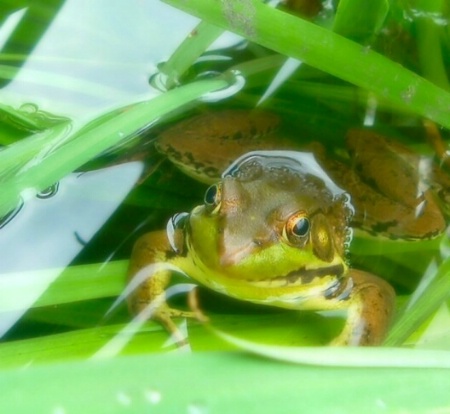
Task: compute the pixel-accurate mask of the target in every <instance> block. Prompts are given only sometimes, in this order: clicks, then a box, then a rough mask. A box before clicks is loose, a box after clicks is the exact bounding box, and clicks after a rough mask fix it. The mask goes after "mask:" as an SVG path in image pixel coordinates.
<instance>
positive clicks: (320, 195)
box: [129, 151, 394, 345]
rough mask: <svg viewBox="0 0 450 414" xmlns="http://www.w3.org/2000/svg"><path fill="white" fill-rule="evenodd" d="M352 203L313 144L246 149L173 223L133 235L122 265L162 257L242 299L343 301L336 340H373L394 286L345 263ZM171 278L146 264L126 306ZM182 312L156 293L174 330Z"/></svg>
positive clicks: (138, 303)
mask: <svg viewBox="0 0 450 414" xmlns="http://www.w3.org/2000/svg"><path fill="white" fill-rule="evenodd" d="M352 213H353V209H352V207H351V205H350V204H349V197H348V195H347V194H346V192H345V191H343V190H342V189H340V188H339V187H337V186H336V185H335V184H334V183H333V181H331V180H330V178H329V177H328V175H327V174H326V173H325V172H324V171H323V170H322V168H321V167H320V166H319V165H318V164H317V163H316V162H315V160H314V157H313V156H312V155H311V154H304V153H298V152H289V151H264V152H256V153H255V152H254V153H250V154H247V155H245V156H243V157H241V158H239V159H238V160H237V161H236V162H235V163H233V164H232V165H231V166H230V167H229V168H228V169H227V170H226V171H225V172H224V174H223V176H222V179H221V180H220V182H219V183H218V184H216V185H214V186H213V187H211V188H210V189H208V190H207V192H206V194H205V202H204V204H202V205H199V206H197V207H195V208H194V209H193V210H192V212H191V213H190V214H189V215H188V216H187V217H185V219H184V220H182V221H178V226H175V229H172V230H171V231H170V232H169V233H167V232H164V231H160V232H153V233H149V234H146V235H144V236H143V237H142V238H141V239H140V240H138V242H137V243H136V245H135V248H134V250H133V254H132V258H131V261H130V270H129V274H130V277H133V276H134V275H136V274H137V273H139V274H142V272H145V271H146V269H149V267H148V266H149V265H152V264H157V263H160V262H163V263H166V264H169V265H171V266H176V267H177V268H179V269H180V270H181V271H182V272H184V273H185V274H187V275H188V276H190V277H191V278H192V279H194V280H196V281H198V282H199V283H201V284H203V285H205V286H207V287H209V288H210V289H213V290H215V291H217V292H220V293H223V294H225V295H228V296H232V297H234V298H237V299H240V300H244V301H250V302H254V303H259V304H263V305H267V306H276V307H283V308H288V309H296V310H334V309H346V310H347V311H348V318H347V323H346V325H345V328H344V330H343V331H342V333H341V334H340V336H339V337H338V338H336V339H335V341H334V342H333V343H335V344H348V345H367V344H376V343H380V342H381V340H382V338H383V337H384V335H385V332H386V329H387V326H388V324H389V320H390V318H391V315H392V311H393V306H394V305H393V303H394V293H393V290H392V288H391V287H390V286H389V285H388V284H387V283H386V282H384V281H383V280H381V279H379V278H377V277H375V276H373V275H370V274H367V273H364V272H359V271H354V270H349V269H348V266H347V264H346V261H345V253H346V247H347V244H348V242H349V238H350V235H351V233H350V230H349V227H348V221H349V219H350V217H351V215H352ZM150 268H151V267H150ZM169 279H170V273H169V270H167V269H165V270H164V269H163V270H159V271H154V272H153V273H152V272H148V278H147V279H146V280H145V281H144V283H142V284H141V285H140V286H139V288H138V289H137V290H136V291H135V292H134V294H133V295H132V296H131V297H130V301H129V303H130V307H131V309H132V310H133V311H134V312H136V313H139V312H140V311H141V310H142V309H143V308H144V307H146V306H147V305H148V304H149V303H150V302H152V301H155V300H161V298H162V297H163V295H164V289H165V288H166V286H167V285H168V283H169ZM179 315H180V312H179V311H177V310H174V309H171V308H169V307H168V305H166V304H165V303H164V302H162V303H160V305H159V306H157V308H156V311H155V312H154V314H153V317H154V318H155V319H157V320H159V321H160V322H162V323H163V324H164V325H165V326H166V327H167V328H168V329H169V330H170V331H172V332H176V327H175V325H174V324H173V322H172V317H175V316H179Z"/></svg>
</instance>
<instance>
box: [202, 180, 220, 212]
mask: <svg viewBox="0 0 450 414" xmlns="http://www.w3.org/2000/svg"><path fill="white" fill-rule="evenodd" d="M221 197H222V190H221V188H220V186H219V185H218V184H214V185H212V186H211V187H209V188H208V189H207V190H206V192H205V197H204V199H203V201H204V202H205V204H206V205H207V206H209V207H213V208H214V207H217V206H219V205H220V201H221Z"/></svg>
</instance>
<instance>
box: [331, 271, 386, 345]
mask: <svg viewBox="0 0 450 414" xmlns="http://www.w3.org/2000/svg"><path fill="white" fill-rule="evenodd" d="M348 283H349V286H348V288H349V289H350V293H349V295H348V296H346V295H345V294H344V295H343V296H341V297H338V298H333V299H330V300H331V303H329V307H330V308H334V309H339V308H346V309H347V320H346V323H345V326H344V329H343V330H342V332H341V334H340V335H339V336H338V337H337V338H335V339H334V340H333V342H332V345H350V346H355V345H378V344H381V343H382V341H383V339H384V338H385V336H386V333H387V329H388V328H389V325H390V322H391V320H392V316H393V313H394V309H395V292H394V289H393V288H392V287H391V285H389V283H387V282H386V281H384V280H383V279H380V278H379V277H376V276H374V275H372V274H370V273H367V272H363V271H361V270H355V269H352V270H350V275H349V279H348Z"/></svg>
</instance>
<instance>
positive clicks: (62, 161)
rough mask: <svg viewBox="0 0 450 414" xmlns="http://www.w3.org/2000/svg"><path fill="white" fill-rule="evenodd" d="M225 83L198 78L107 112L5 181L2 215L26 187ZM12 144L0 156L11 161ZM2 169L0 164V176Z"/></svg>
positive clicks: (55, 176)
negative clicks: (146, 99)
mask: <svg viewBox="0 0 450 414" xmlns="http://www.w3.org/2000/svg"><path fill="white" fill-rule="evenodd" d="M226 86H227V82H226V81H225V80H222V79H215V80H207V81H199V82H195V83H193V84H188V85H185V86H182V87H180V88H177V89H175V90H172V91H169V92H166V93H164V94H162V95H160V96H158V97H156V98H154V99H152V100H149V101H144V102H141V103H138V104H135V105H133V106H130V107H128V108H126V110H124V111H122V112H121V113H119V114H117V115H116V116H114V117H110V116H108V115H106V120H105V121H104V122H97V123H96V125H95V127H93V128H87V129H84V130H83V131H82V132H81V133H78V134H76V133H75V135H74V136H73V137H70V139H68V142H67V143H66V144H64V145H62V146H60V147H59V148H57V149H56V150H55V151H53V152H51V153H50V154H49V155H48V156H46V157H45V158H44V159H42V160H41V161H40V162H39V163H36V164H33V165H31V166H30V167H29V168H26V169H25V170H24V171H23V173H21V174H17V175H16V176H15V177H13V178H11V179H10V180H8V181H6V182H3V184H2V194H1V195H0V216H3V215H5V214H7V213H8V211H10V210H11V209H13V208H14V207H15V206H16V204H17V198H18V195H19V194H21V193H22V192H23V191H24V190H27V189H30V188H32V189H34V190H35V191H42V190H43V189H45V188H47V187H49V186H50V185H52V184H53V183H55V182H56V181H58V180H59V179H61V178H62V177H64V176H65V175H67V174H69V173H70V172H72V171H74V170H75V169H77V168H79V167H81V166H82V165H83V164H85V163H86V162H87V161H89V160H90V159H92V158H93V157H95V156H96V155H98V154H100V153H101V152H102V151H105V150H106V149H108V148H110V147H111V146H113V145H115V144H117V143H119V142H120V141H121V140H123V139H124V138H126V137H128V136H130V135H132V134H134V133H136V132H137V131H139V130H140V129H142V128H143V127H145V126H146V125H149V124H150V123H152V122H155V121H156V120H157V119H158V118H160V117H161V116H163V115H166V114H167V113H170V112H171V111H173V110H175V109H177V108H179V107H181V106H182V105H184V104H187V103H189V102H192V101H193V100H195V99H198V98H200V97H201V96H203V95H204V94H206V93H208V92H212V91H216V90H219V89H222V88H225V87H226ZM32 145H34V143H33V144H32ZM11 148H12V149H10V148H7V149H5V150H4V151H2V152H1V158H7V159H9V160H10V162H13V161H17V159H14V158H9V157H10V152H13V151H14V146H11ZM18 156H20V154H19V155H18ZM0 165H1V161H0ZM3 172H4V171H2V168H1V167H0V176H1V175H2V174H3Z"/></svg>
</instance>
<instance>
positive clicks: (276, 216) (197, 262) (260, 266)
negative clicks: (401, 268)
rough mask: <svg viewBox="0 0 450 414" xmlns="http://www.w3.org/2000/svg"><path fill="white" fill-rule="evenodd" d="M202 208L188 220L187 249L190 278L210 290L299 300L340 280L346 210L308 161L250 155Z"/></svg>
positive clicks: (287, 155) (341, 196)
mask: <svg viewBox="0 0 450 414" xmlns="http://www.w3.org/2000/svg"><path fill="white" fill-rule="evenodd" d="M204 201H205V202H204V204H203V205H201V206H198V207H196V208H195V209H194V210H193V211H192V213H191V214H190V217H189V220H188V222H187V225H186V241H187V247H188V256H189V257H190V258H191V259H192V262H193V263H194V267H195V268H196V270H195V271H193V277H194V278H195V279H198V280H199V281H201V282H202V283H204V284H206V285H208V286H210V287H211V288H213V289H215V290H218V291H223V292H225V293H227V294H228V295H231V296H236V297H239V298H241V299H249V300H251V298H250V297H249V296H252V295H253V296H257V298H256V299H254V301H263V299H264V298H262V299H261V300H259V299H258V298H260V296H261V295H263V296H264V295H266V296H267V295H270V293H268V292H269V291H270V290H272V291H273V289H275V288H276V289H278V290H279V289H286V290H287V291H288V290H291V291H292V290H293V289H294V290H295V291H296V292H302V293H300V295H298V294H297V299H299V298H300V296H305V295H310V294H317V293H324V291H325V290H327V289H333V286H336V284H337V282H338V281H339V280H340V279H341V278H342V277H343V276H344V275H345V273H346V269H347V266H346V264H345V259H344V256H345V250H346V244H347V242H348V241H349V230H348V220H349V217H350V215H351V211H352V210H351V208H350V207H349V204H348V197H347V195H346V194H345V193H343V192H342V190H340V189H339V188H337V187H336V186H335V185H334V184H333V183H332V182H331V181H330V180H329V178H328V176H326V174H325V173H324V172H323V170H322V169H321V168H320V167H319V166H318V164H317V163H316V162H315V160H314V158H313V156H312V155H311V154H300V153H291V152H287V151H266V152H257V153H249V154H247V155H245V156H243V157H241V158H240V159H238V160H237V161H236V162H235V163H234V164H233V165H232V166H231V167H230V168H229V169H228V170H227V171H225V173H224V174H223V177H222V181H221V182H220V183H218V184H216V185H213V186H211V187H210V188H209V189H208V190H207V191H206V194H205V200H204ZM243 289H245V292H243ZM263 291H264V292H265V293H262V292H263ZM257 292H259V293H257ZM277 297H280V294H279V292H277Z"/></svg>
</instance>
